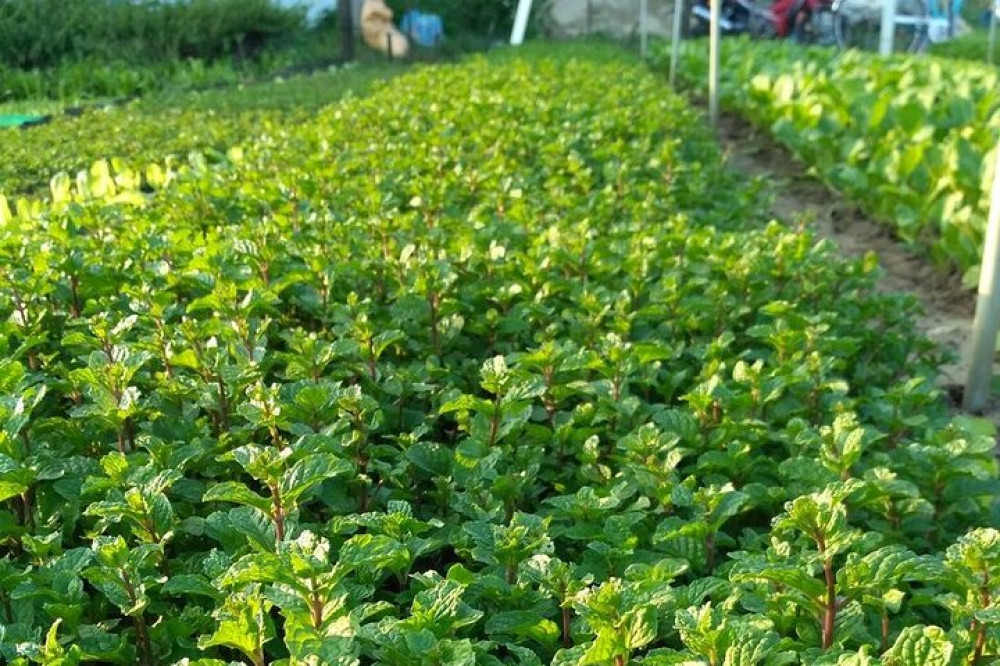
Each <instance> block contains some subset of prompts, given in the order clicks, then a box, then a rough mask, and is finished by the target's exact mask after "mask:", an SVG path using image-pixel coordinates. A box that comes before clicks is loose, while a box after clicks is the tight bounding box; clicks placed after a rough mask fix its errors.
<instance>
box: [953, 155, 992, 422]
mask: <svg viewBox="0 0 1000 666" xmlns="http://www.w3.org/2000/svg"><path fill="white" fill-rule="evenodd" d="M996 153H997V154H996V163H995V171H994V173H993V190H992V193H991V196H990V214H989V218H988V220H987V223H986V238H985V240H984V244H983V263H982V266H981V267H980V269H979V295H978V296H977V297H976V318H975V320H974V321H973V322H972V348H971V353H972V357H971V358H970V363H969V378H968V381H967V382H966V384H965V395H964V396H963V398H962V406H963V407H965V409H968V410H978V409H982V408H983V407H985V406H986V403H987V402H988V401H989V397H990V381H991V380H992V378H993V356H994V354H995V353H996V343H997V325H998V321H997V318H998V315H1000V270H997V268H998V266H997V262H998V261H1000V145H998V146H997V150H996Z"/></svg>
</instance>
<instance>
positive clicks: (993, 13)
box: [986, 0, 997, 65]
mask: <svg viewBox="0 0 1000 666" xmlns="http://www.w3.org/2000/svg"><path fill="white" fill-rule="evenodd" d="M996 42H997V2H996V0H990V41H989V43H988V45H987V47H986V64H988V65H992V64H993V47H994V46H995V45H996Z"/></svg>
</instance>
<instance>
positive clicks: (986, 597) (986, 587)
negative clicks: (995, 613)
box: [972, 569, 990, 666]
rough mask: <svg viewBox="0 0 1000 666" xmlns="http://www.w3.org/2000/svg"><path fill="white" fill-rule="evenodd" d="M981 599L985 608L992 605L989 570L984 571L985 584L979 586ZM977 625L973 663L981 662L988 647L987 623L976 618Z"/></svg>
mask: <svg viewBox="0 0 1000 666" xmlns="http://www.w3.org/2000/svg"><path fill="white" fill-rule="evenodd" d="M979 601H980V602H981V603H982V605H983V608H987V607H989V605H990V572H989V570H988V569H987V570H984V571H983V584H982V586H980V588H979ZM974 622H975V625H976V649H975V651H974V652H973V653H972V664H973V666H975V664H978V663H979V660H980V659H981V658H982V656H983V649H984V648H985V647H986V625H985V624H983V623H982V622H979V621H978V620H975V621H974Z"/></svg>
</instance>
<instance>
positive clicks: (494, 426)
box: [490, 395, 500, 447]
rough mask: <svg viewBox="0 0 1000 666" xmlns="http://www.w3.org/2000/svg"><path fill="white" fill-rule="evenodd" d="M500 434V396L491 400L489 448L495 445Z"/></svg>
mask: <svg viewBox="0 0 1000 666" xmlns="http://www.w3.org/2000/svg"><path fill="white" fill-rule="evenodd" d="M499 433H500V396H499V395H498V396H497V397H496V398H495V399H494V400H493V416H492V417H491V418H490V447H492V446H493V445H494V444H496V443H497V435H498V434H499Z"/></svg>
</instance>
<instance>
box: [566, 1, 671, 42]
mask: <svg viewBox="0 0 1000 666" xmlns="http://www.w3.org/2000/svg"><path fill="white" fill-rule="evenodd" d="M590 4H591V7H592V9H593V14H592V16H591V19H592V21H591V29H592V30H593V31H594V32H600V33H605V34H609V35H613V36H615V37H628V36H630V35H633V34H637V32H638V29H639V0H591V3H590ZM672 16H673V2H672V1H671V0H649V31H650V33H651V34H654V35H661V36H668V35H669V34H670V23H671V19H672ZM552 23H553V26H552V27H553V30H554V32H555V33H556V34H557V35H559V36H575V35H581V34H583V33H585V32H586V31H587V0H553V2H552Z"/></svg>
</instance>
